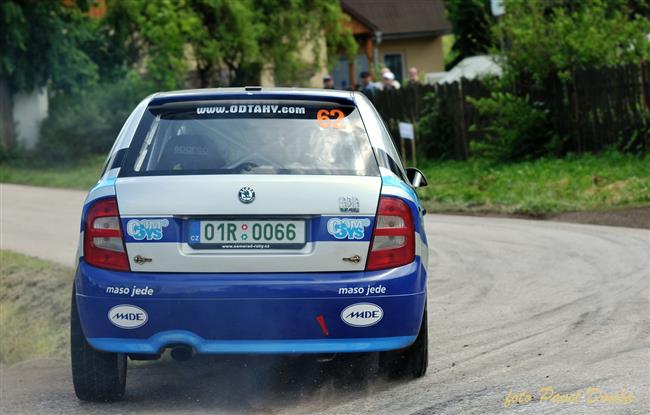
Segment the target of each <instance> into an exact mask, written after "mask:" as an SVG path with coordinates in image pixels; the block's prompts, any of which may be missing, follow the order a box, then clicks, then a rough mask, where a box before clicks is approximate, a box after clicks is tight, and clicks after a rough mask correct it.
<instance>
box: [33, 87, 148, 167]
mask: <svg viewBox="0 0 650 415" xmlns="http://www.w3.org/2000/svg"><path fill="white" fill-rule="evenodd" d="M145 89H146V88H145V87H144V86H143V85H142V84H141V83H140V82H139V81H138V80H137V79H134V78H130V77H127V78H126V79H124V80H121V81H118V82H116V83H112V84H99V85H97V86H94V87H92V88H89V89H87V90H85V91H84V92H82V93H77V94H71V95H64V94H59V95H55V96H52V97H51V98H50V114H49V116H48V117H47V118H46V119H45V120H44V121H43V124H42V125H41V135H40V140H39V144H38V147H37V149H36V152H37V157H38V158H40V159H43V160H45V161H48V162H59V161H67V160H76V159H79V158H83V157H86V156H88V155H91V154H104V153H106V152H107V151H108V150H110V148H111V146H112V144H113V142H114V141H115V138H116V137H117V134H118V133H119V131H120V129H121V128H122V125H123V124H124V121H126V118H127V117H128V116H129V114H130V113H131V111H132V110H133V108H134V107H135V105H137V103H138V102H139V101H140V100H141V99H142V98H144V96H145V95H146V92H145Z"/></svg>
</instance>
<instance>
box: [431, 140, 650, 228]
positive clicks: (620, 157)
mask: <svg viewBox="0 0 650 415" xmlns="http://www.w3.org/2000/svg"><path fill="white" fill-rule="evenodd" d="M419 167H420V168H421V169H422V170H423V171H424V173H425V175H426V176H427V179H428V181H429V186H427V187H425V188H422V189H421V190H419V191H418V193H419V194H420V196H421V198H422V200H423V201H424V204H425V206H426V207H427V210H429V211H430V212H489V213H514V214H526V215H544V214H550V213H559V212H570V211H603V210H613V209H617V208H625V207H639V206H647V205H649V204H650V157H644V158H643V157H638V156H632V155H624V154H620V153H616V152H609V153H603V154H600V155H590V154H587V155H581V156H575V157H567V158H565V159H540V160H536V161H530V162H520V163H512V164H495V163H491V162H489V161H486V160H471V161H469V162H459V161H444V162H439V163H436V162H431V161H428V162H425V163H423V164H421V165H420V166H419Z"/></svg>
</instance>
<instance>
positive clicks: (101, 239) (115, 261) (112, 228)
mask: <svg viewBox="0 0 650 415" xmlns="http://www.w3.org/2000/svg"><path fill="white" fill-rule="evenodd" d="M84 259H85V260H86V262H87V263H88V264H90V265H94V266H96V267H99V268H109V269H115V270H120V271H129V270H130V267H129V258H128V257H127V255H126V250H125V249H124V242H123V240H122V230H121V229H120V214H119V212H118V210H117V199H115V198H114V197H110V198H106V199H100V200H98V201H96V202H95V203H94V204H93V205H92V206H91V207H90V209H88V213H87V214H86V222H85V224H84Z"/></svg>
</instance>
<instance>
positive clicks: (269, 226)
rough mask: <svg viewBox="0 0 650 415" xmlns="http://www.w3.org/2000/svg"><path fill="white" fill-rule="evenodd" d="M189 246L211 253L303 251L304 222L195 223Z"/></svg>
mask: <svg viewBox="0 0 650 415" xmlns="http://www.w3.org/2000/svg"><path fill="white" fill-rule="evenodd" d="M189 228H190V232H189V244H190V246H192V247H194V248H209V249H300V248H302V247H303V246H304V245H305V221H304V220H195V221H191V222H190V226H189Z"/></svg>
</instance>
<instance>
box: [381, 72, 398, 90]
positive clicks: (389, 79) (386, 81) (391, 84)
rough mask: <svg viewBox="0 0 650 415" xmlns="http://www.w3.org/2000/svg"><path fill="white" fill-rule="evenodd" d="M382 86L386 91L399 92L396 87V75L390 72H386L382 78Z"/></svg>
mask: <svg viewBox="0 0 650 415" xmlns="http://www.w3.org/2000/svg"><path fill="white" fill-rule="evenodd" d="M381 84H382V89H383V90H384V91H395V90H397V88H396V87H395V75H394V74H393V73H392V72H390V71H388V72H384V74H383V75H382V76H381Z"/></svg>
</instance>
